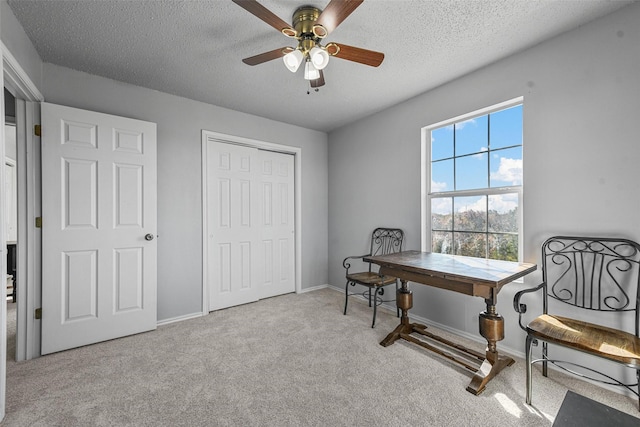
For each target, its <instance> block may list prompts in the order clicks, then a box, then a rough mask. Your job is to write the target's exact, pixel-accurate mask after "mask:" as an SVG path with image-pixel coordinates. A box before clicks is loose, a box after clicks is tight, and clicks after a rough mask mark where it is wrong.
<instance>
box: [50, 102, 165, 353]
mask: <svg viewBox="0 0 640 427" xmlns="http://www.w3.org/2000/svg"><path fill="white" fill-rule="evenodd" d="M41 113H42V216H43V220H42V222H43V224H42V254H43V255H42V276H43V277H42V354H47V353H51V352H55V351H60V350H65V349H68V348H73V347H78V346H82V345H86V344H91V343H95V342H100V341H104V340H108V339H113V338H118V337H121V336H125V335H130V334H135V333H139V332H143V331H147V330H151V329H155V328H156V324H157V315H156V310H157V303H156V281H157V273H156V262H157V261H156V258H157V245H156V240H155V237H156V236H155V234H156V227H157V225H156V203H157V202H156V125H155V123H149V122H142V121H139V120H133V119H127V118H123V117H116V116H111V115H107V114H101V113H96V112H90V111H84V110H79V109H75V108H69V107H63V106H59V105H53V104H47V103H43V104H42V109H41Z"/></svg>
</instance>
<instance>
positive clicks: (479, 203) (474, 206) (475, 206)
mask: <svg viewBox="0 0 640 427" xmlns="http://www.w3.org/2000/svg"><path fill="white" fill-rule="evenodd" d="M486 210H487V202H486V199H485V198H484V197H480V198H478V199H477V200H474V201H473V203H470V204H464V205H463V206H459V207H458V209H456V212H467V211H479V212H484V211H486Z"/></svg>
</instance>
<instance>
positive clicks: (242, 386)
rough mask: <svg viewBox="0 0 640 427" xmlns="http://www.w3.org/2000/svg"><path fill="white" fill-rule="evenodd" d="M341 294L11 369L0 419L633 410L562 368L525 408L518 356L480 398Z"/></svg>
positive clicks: (479, 416)
mask: <svg viewBox="0 0 640 427" xmlns="http://www.w3.org/2000/svg"><path fill="white" fill-rule="evenodd" d="M343 298H344V296H343V295H342V294H341V293H338V292H336V291H334V290H330V289H323V290H319V291H314V292H308V293H305V294H301V295H295V294H290V295H284V296H281V297H276V298H271V299H267V300H263V301H260V302H257V303H254V304H249V305H245V306H240V307H235V308H231V309H227V310H221V311H217V312H214V313H211V314H209V315H208V316H204V317H201V318H197V319H192V320H187V321H183V322H179V323H173V324H170V325H166V326H162V327H160V328H159V329H158V330H157V331H153V332H149V333H144V334H140V335H137V336H132V337H126V338H122V339H118V340H114V341H110V342H106V343H101V344H96V345H92V346H87V347H83V348H79V349H75V350H70V351H66V352H61V353H57V354H53V355H49V356H45V357H41V358H39V359H36V360H33V361H29V362H22V363H15V362H13V361H10V362H8V366H7V370H8V376H7V415H6V418H5V420H4V422H3V423H2V425H3V426H120V425H134V426H160V425H161V426H196V425H210V426H365V425H366V426H370V425H375V426H487V425H489V426H516V425H517V426H545V425H547V426H548V425H551V424H552V422H553V419H554V417H555V415H556V413H557V411H558V409H559V408H560V404H561V403H562V399H563V398H564V395H565V393H566V391H567V390H568V389H570V390H573V391H575V392H577V393H579V394H582V395H585V396H587V397H590V398H591V399H594V400H597V401H599V402H603V403H605V404H607V405H609V406H612V407H615V408H616V409H619V410H622V411H624V412H627V413H630V414H632V415H634V416H636V417H638V415H639V414H638V411H637V409H636V401H635V400H633V399H631V398H629V397H625V396H621V395H618V394H616V393H613V392H610V391H606V390H603V389H601V388H599V387H595V386H593V385H589V384H586V383H584V382H582V381H579V380H577V379H574V378H570V377H567V376H564V375H562V374H559V373H555V372H553V373H552V374H551V376H552V378H549V379H543V378H542V377H541V376H540V375H539V374H538V375H536V378H535V380H534V406H533V407H529V406H527V405H525V404H524V379H525V377H524V367H523V362H522V360H517V361H516V364H515V365H513V366H511V367H509V368H507V369H506V370H505V371H503V372H502V373H501V374H500V375H499V376H498V377H497V378H496V379H494V380H493V381H492V382H491V383H489V385H488V387H487V389H486V391H485V392H484V393H482V394H481V395H480V396H473V395H472V394H470V393H468V392H467V391H465V388H466V386H467V384H468V383H469V381H470V378H471V375H470V374H469V373H467V372H466V371H463V370H461V369H458V368H456V367H454V366H453V365H451V364H450V363H449V362H446V361H443V360H441V359H439V358H437V357H436V356H434V355H431V354H429V353H427V352H426V351H424V350H422V349H421V348H418V347H417V346H414V345H411V344H409V343H406V342H398V343H395V344H393V345H392V346H390V347H387V348H384V347H382V346H380V345H379V344H378V343H379V341H380V340H382V339H383V338H384V337H385V336H386V334H387V333H388V332H389V331H391V330H392V329H393V328H394V327H395V326H396V325H397V323H398V319H397V318H396V317H395V313H393V314H390V313H388V312H386V311H385V310H382V311H381V312H380V313H379V314H378V316H379V319H378V323H377V326H376V328H375V329H371V328H370V321H371V314H372V312H371V309H370V308H369V307H367V306H366V304H364V303H361V302H356V299H355V298H352V299H351V301H352V302H351V303H350V308H349V313H348V315H347V316H343V315H342V307H343V301H344V299H343ZM466 344H467V345H470V346H473V347H474V348H477V349H478V350H481V351H483V350H484V349H483V348H481V346H479V345H478V344H477V343H468V342H467V343H466ZM479 347H480V348H479ZM536 374H537V372H536ZM639 422H640V421H639Z"/></svg>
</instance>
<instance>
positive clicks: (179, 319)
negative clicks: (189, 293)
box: [157, 313, 208, 326]
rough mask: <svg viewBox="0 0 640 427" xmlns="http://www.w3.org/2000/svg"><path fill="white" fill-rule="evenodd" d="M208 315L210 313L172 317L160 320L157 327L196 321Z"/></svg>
mask: <svg viewBox="0 0 640 427" xmlns="http://www.w3.org/2000/svg"><path fill="white" fill-rule="evenodd" d="M207 314H208V313H191V314H185V315H183V316H176V317H171V318H169V319H163V320H159V321H158V323H157V325H158V326H163V325H168V324H169V323H175V322H182V321H183V320H189V319H195V318H197V317H202V316H205V315H207Z"/></svg>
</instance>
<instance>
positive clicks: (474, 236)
mask: <svg viewBox="0 0 640 427" xmlns="http://www.w3.org/2000/svg"><path fill="white" fill-rule="evenodd" d="M453 241H454V255H464V256H472V257H476V258H486V257H487V237H486V234H481V233H453Z"/></svg>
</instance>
